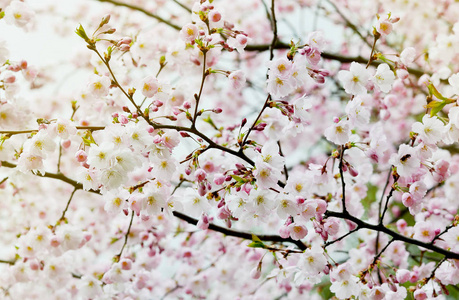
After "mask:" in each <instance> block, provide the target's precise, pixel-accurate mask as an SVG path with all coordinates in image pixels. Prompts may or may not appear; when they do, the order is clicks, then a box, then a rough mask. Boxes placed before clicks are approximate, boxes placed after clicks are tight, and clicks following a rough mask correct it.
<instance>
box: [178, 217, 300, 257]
mask: <svg viewBox="0 0 459 300" xmlns="http://www.w3.org/2000/svg"><path fill="white" fill-rule="evenodd" d="M173 214H174V216H176V217H177V218H179V219H181V220H183V221H186V222H188V223H190V224H193V225H196V224H197V223H198V220H196V219H194V218H192V217H190V216H187V215H185V214H183V213H181V212H178V211H174V212H173ZM209 229H210V230H213V231H218V232H220V233H223V234H224V235H229V236H234V237H238V238H241V239H246V240H252V233H249V232H243V231H237V230H232V229H228V228H225V227H221V226H218V225H215V224H212V223H211V224H209ZM257 237H258V238H259V239H260V240H262V241H266V242H276V243H285V242H287V243H292V244H295V245H296V246H297V247H298V248H299V249H301V250H306V249H307V247H306V245H305V244H303V243H302V242H301V241H295V240H292V239H291V238H288V239H284V238H281V237H280V236H278V235H257Z"/></svg>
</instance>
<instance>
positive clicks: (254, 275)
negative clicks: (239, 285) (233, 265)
mask: <svg viewBox="0 0 459 300" xmlns="http://www.w3.org/2000/svg"><path fill="white" fill-rule="evenodd" d="M250 277H252V278H253V279H259V278H260V277H261V268H258V267H256V268H253V269H252V271H250Z"/></svg>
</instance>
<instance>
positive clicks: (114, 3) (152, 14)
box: [96, 0, 182, 30]
mask: <svg viewBox="0 0 459 300" xmlns="http://www.w3.org/2000/svg"><path fill="white" fill-rule="evenodd" d="M96 1H99V2H107V3H111V4H113V5H116V6H124V7H127V8H130V9H132V10H136V11H139V12H141V13H144V14H145V15H147V16H149V17H152V18H153V19H156V20H158V21H159V22H161V23H164V24H167V25H169V26H170V27H171V28H174V29H175V30H181V29H182V28H181V27H179V26H177V25H175V24H172V23H171V22H169V21H167V20H166V19H163V18H161V17H160V16H158V15H156V14H154V13H151V12H149V11H147V10H145V9H143V8H142V7H139V6H136V5H132V4H127V3H123V2H120V1H115V0H96Z"/></svg>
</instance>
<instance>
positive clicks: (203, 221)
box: [196, 214, 209, 230]
mask: <svg viewBox="0 0 459 300" xmlns="http://www.w3.org/2000/svg"><path fill="white" fill-rule="evenodd" d="M196 226H197V227H198V228H199V229H201V230H207V229H208V228H209V218H208V217H207V215H206V214H202V215H201V218H200V219H199V221H198V224H196Z"/></svg>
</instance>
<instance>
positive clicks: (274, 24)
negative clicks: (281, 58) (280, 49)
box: [269, 0, 277, 60]
mask: <svg viewBox="0 0 459 300" xmlns="http://www.w3.org/2000/svg"><path fill="white" fill-rule="evenodd" d="M274 2H275V0H271V26H272V30H273V40H272V42H271V46H270V47H269V60H273V58H274V47H275V45H276V43H277V20H276V9H275V7H274Z"/></svg>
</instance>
